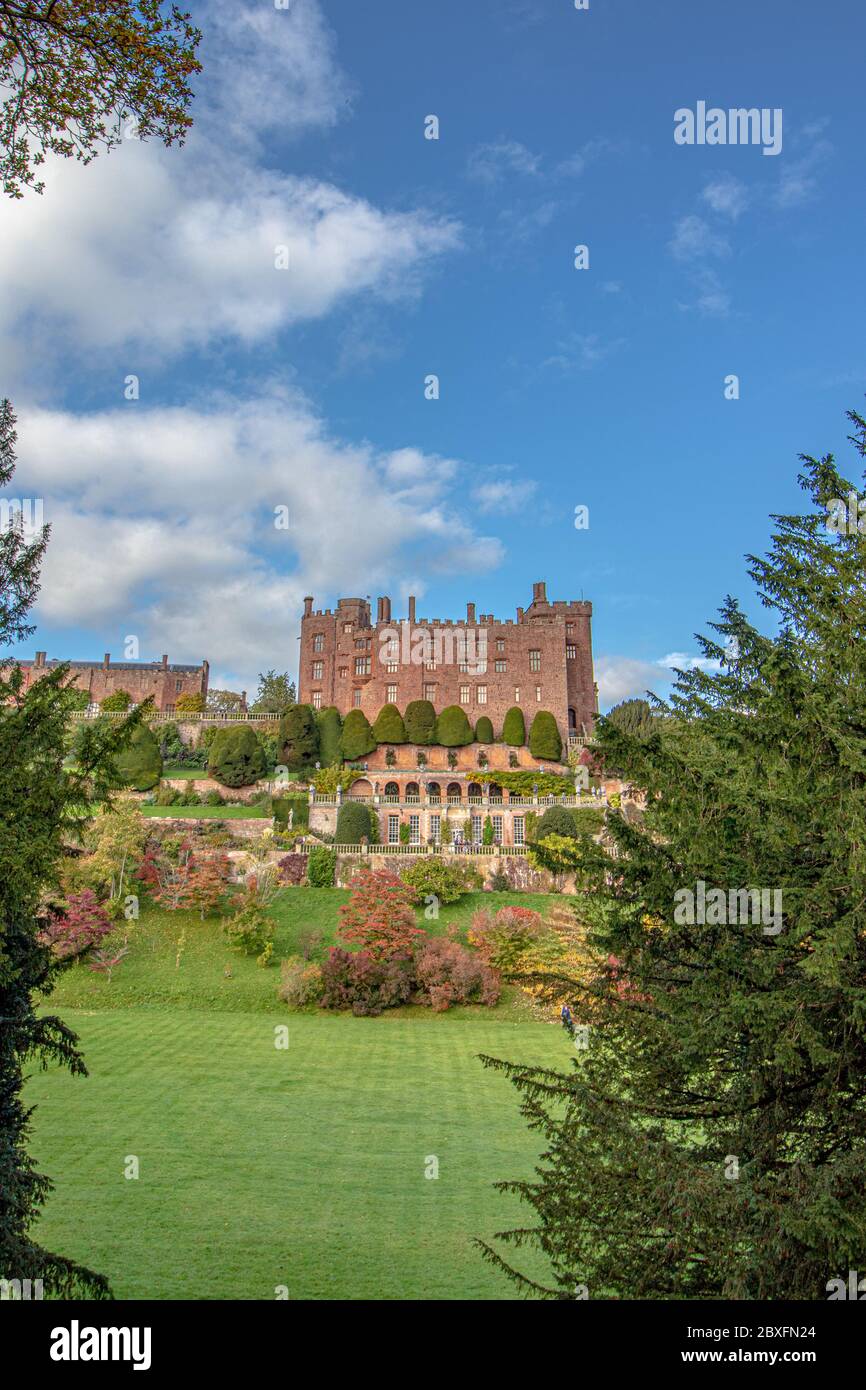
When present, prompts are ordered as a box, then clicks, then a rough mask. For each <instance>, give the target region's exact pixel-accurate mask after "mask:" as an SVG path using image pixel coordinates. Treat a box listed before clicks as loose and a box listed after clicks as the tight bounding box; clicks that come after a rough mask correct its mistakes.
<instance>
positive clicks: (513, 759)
mask: <svg viewBox="0 0 866 1390" xmlns="http://www.w3.org/2000/svg"><path fill="white" fill-rule="evenodd" d="M508 766H509V767H520V759H519V758H518V756H517V754H516V753H509V754H508Z"/></svg>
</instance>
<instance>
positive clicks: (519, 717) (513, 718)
mask: <svg viewBox="0 0 866 1390" xmlns="http://www.w3.org/2000/svg"><path fill="white" fill-rule="evenodd" d="M502 737H503V739H504V740H505V742H506V743H509V744H510V745H511V747H512V748H522V747H523V745H524V743H525V742H526V722H525V720H524V718H523V710H522V709H521V708H520V706H519V705H512V706H511V709H510V710H509V711H508V713H507V714H506V716H505V723H504V724H503V725H502Z"/></svg>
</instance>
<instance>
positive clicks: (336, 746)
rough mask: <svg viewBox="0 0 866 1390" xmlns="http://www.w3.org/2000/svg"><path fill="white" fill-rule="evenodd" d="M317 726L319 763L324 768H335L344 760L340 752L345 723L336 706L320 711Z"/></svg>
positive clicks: (329, 706)
mask: <svg viewBox="0 0 866 1390" xmlns="http://www.w3.org/2000/svg"><path fill="white" fill-rule="evenodd" d="M316 724H317V726H318V730H319V762H320V763H321V764H322V767H335V766H336V765H337V764H338V763H340V762H342V760H343V755H342V753H341V751H340V735H341V734H342V732H343V721H342V719H341V718H340V711H339V710H338V709H337V707H336V705H328V706H327V708H326V709H322V710H319V712H318V714H317V715H316Z"/></svg>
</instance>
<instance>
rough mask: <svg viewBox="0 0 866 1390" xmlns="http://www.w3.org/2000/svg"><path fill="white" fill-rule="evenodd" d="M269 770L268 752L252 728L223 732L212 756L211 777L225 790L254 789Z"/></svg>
mask: <svg viewBox="0 0 866 1390" xmlns="http://www.w3.org/2000/svg"><path fill="white" fill-rule="evenodd" d="M266 770H267V763H266V760H265V750H264V749H263V748H262V745H261V742H260V741H259V738H258V735H257V734H256V732H255V730H254V729H251V728H250V726H249V724H235V725H233V726H232V727H231V728H229V729H220V731H219V733H218V734H217V736H216V738H215V739H214V741H213V743H212V744H211V746H210V752H209V753H208V760H207V771H208V776H209V777H213V778H214V780H215V781H217V782H221V783H222V785H223V786H224V787H251V786H253V784H254V783H255V782H257V781H258V780H259V778H260V777H264V775H265V772H266Z"/></svg>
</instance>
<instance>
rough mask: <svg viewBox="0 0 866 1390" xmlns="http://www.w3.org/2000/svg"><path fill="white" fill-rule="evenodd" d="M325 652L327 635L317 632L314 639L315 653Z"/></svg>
mask: <svg viewBox="0 0 866 1390" xmlns="http://www.w3.org/2000/svg"><path fill="white" fill-rule="evenodd" d="M324 650H325V634H324V632H317V633H316V635H315V637H314V638H313V651H314V652H323V651H324Z"/></svg>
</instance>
